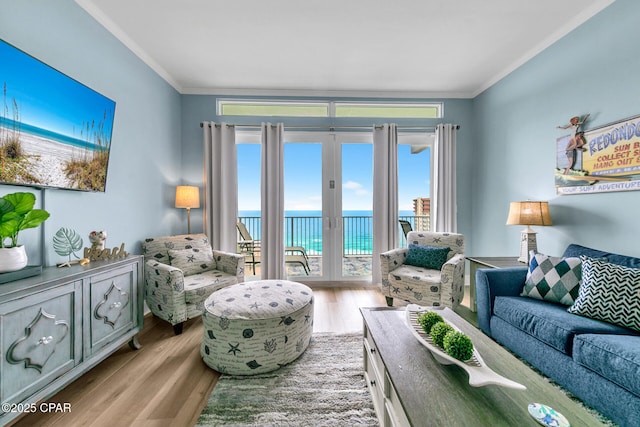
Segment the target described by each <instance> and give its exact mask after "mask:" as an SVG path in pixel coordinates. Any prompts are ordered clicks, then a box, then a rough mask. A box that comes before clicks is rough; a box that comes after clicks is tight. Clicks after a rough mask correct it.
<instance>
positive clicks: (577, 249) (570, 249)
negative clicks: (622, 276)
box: [562, 244, 640, 268]
mask: <svg viewBox="0 0 640 427" xmlns="http://www.w3.org/2000/svg"><path fill="white" fill-rule="evenodd" d="M580 255H586V256H588V257H590V258H605V259H606V260H607V261H609V262H610V263H613V264H618V265H622V266H624V267H631V268H640V258H634V257H630V256H626V255H618V254H614V253H611V252H605V251H600V250H598V249H592V248H588V247H586V246H580V245H576V244H571V245H569V246H567V249H565V251H564V254H563V255H562V256H563V257H565V258H567V257H579V256H580Z"/></svg>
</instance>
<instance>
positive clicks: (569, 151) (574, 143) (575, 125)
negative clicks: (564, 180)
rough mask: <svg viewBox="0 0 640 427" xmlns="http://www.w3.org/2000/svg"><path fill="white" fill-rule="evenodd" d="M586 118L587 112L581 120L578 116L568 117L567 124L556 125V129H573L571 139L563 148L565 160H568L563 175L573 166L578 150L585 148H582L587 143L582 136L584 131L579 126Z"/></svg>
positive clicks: (584, 149)
mask: <svg viewBox="0 0 640 427" xmlns="http://www.w3.org/2000/svg"><path fill="white" fill-rule="evenodd" d="M587 118H589V114H587V115H586V116H584V117H583V118H582V120H581V119H580V116H575V117H571V119H569V124H568V125H565V126H558V129H569V128H572V130H573V133H572V135H571V139H570V140H569V143H568V144H567V146H566V147H565V149H564V150H565V153H566V155H567V160H568V161H569V165H568V166H567V168H566V169H565V170H564V173H565V175H566V174H568V173H569V171H570V170H571V169H573V167H574V166H575V164H576V160H577V158H578V150H580V151H586V150H587V149H586V148H584V145H585V144H586V143H587V139H586V138H585V137H584V132H583V131H581V130H580V126H582V125H583V124H584V122H586V121H587Z"/></svg>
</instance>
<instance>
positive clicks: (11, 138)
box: [0, 40, 115, 191]
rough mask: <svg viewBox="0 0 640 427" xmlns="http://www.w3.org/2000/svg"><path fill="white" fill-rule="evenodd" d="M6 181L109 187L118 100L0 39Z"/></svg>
mask: <svg viewBox="0 0 640 427" xmlns="http://www.w3.org/2000/svg"><path fill="white" fill-rule="evenodd" d="M0 85H2V98H1V99H0V108H2V111H1V112H0V184H14V185H26V186H35V187H43V188H45V187H53V188H65V189H73V190H82V191H105V187H106V181H107V169H108V164H109V151H110V147H111V134H112V131H113V119H114V114H115V102H114V101H112V100H110V99H108V98H106V97H104V96H103V95H101V94H99V93H97V92H96V91H94V90H92V89H90V88H88V87H87V86H85V85H83V84H81V83H79V82H78V81H76V80H74V79H72V78H70V77H68V76H66V75H65V74H62V73H61V72H59V71H57V70H55V69H53V68H51V67H49V66H48V65H46V64H44V63H42V62H40V61H39V60H37V59H35V58H33V57H32V56H30V55H28V54H26V53H24V52H22V51H21V50H19V49H17V48H15V47H13V46H11V45H10V44H8V43H6V42H4V41H2V40H0Z"/></svg>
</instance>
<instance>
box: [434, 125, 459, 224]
mask: <svg viewBox="0 0 640 427" xmlns="http://www.w3.org/2000/svg"><path fill="white" fill-rule="evenodd" d="M457 128H458V126H457V125H452V124H439V125H438V126H436V139H435V144H434V150H433V155H434V162H433V178H434V183H433V192H434V195H433V212H432V219H433V231H448V232H451V233H457V232H458V231H457V230H458V220H457V204H456V197H457V191H456V188H457V186H456V130H457Z"/></svg>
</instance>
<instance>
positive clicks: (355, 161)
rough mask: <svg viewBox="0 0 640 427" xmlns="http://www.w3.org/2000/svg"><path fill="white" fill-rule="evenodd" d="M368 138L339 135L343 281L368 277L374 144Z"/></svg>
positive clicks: (371, 223)
mask: <svg viewBox="0 0 640 427" xmlns="http://www.w3.org/2000/svg"><path fill="white" fill-rule="evenodd" d="M371 139H372V136H371V134H366V135H362V134H358V135H349V134H341V135H339V140H338V142H340V144H339V148H341V156H340V162H341V175H342V185H341V191H342V197H341V201H342V203H341V207H342V208H341V213H342V236H341V238H342V245H341V248H340V249H341V254H340V257H341V259H340V263H339V265H340V266H341V272H340V277H341V278H342V279H366V278H368V277H370V276H371V262H372V245H373V212H372V209H373V144H372V141H371Z"/></svg>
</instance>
